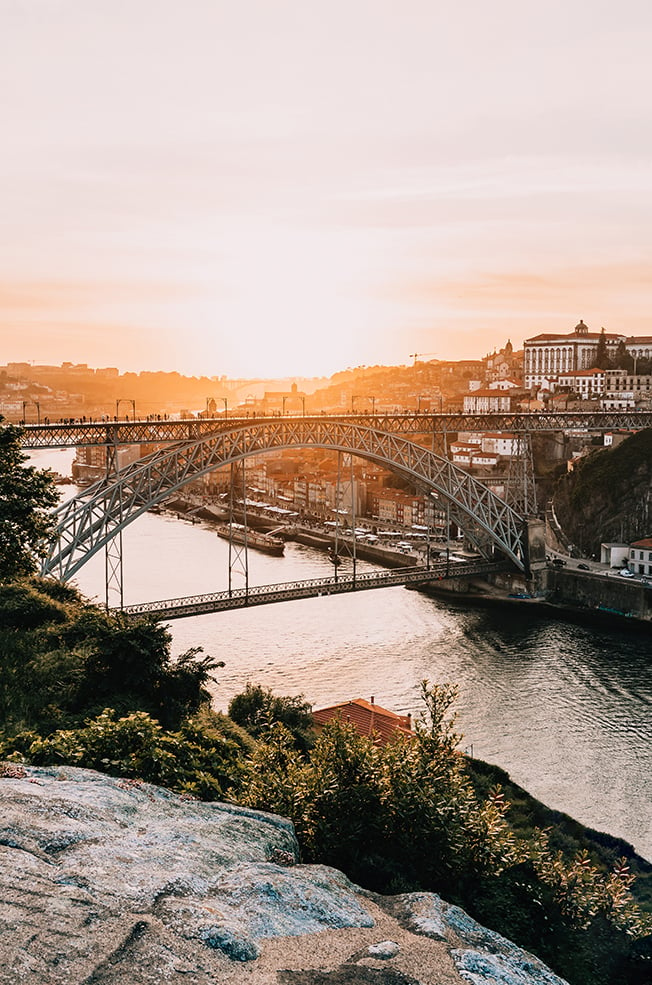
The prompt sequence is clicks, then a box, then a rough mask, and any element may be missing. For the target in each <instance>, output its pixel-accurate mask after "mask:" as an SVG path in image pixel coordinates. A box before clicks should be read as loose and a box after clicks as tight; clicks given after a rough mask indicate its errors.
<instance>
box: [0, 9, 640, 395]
mask: <svg viewBox="0 0 652 985" xmlns="http://www.w3.org/2000/svg"><path fill="white" fill-rule="evenodd" d="M651 44H652V5H651V4H650V3H649V0H621V2H619V3H617V4H616V3H614V2H613V0H606V2H605V0H591V2H589V0H548V2H546V3H545V4H542V3H536V4H535V3H533V2H528V0H492V2H491V3H487V2H486V0H448V2H446V0H401V2H398V0H0V132H1V134H2V153H1V154H0V363H5V362H8V361H33V362H35V363H53V364H57V365H58V364H60V363H61V362H63V361H72V362H85V363H88V364H89V365H91V366H117V367H118V368H119V369H120V370H121V372H126V371H139V370H142V369H149V370H165V371H171V370H176V371H178V372H180V373H183V374H187V375H208V376H221V375H226V376H229V377H252V376H267V377H269V376H272V377H273V376H276V377H281V376H283V377H287V376H293V375H296V376H322V375H330V374H331V373H333V372H336V371H338V370H341V369H345V368H347V367H353V366H361V365H375V364H384V365H402V364H409V363H411V362H412V361H413V358H414V353H419V354H421V355H422V357H423V358H432V359H434V358H438V359H465V358H480V357H482V356H483V355H485V354H486V353H488V352H492V351H494V349H499V348H501V347H502V346H504V344H505V342H506V341H507V339H508V338H509V339H510V340H511V341H512V343H513V345H514V346H515V347H519V346H520V345H521V343H522V341H523V339H525V338H529V337H531V336H533V335H536V334H539V333H540V332H557V333H560V334H565V333H567V332H570V331H572V329H573V327H574V326H575V324H576V323H577V322H578V321H579V319H580V318H582V319H584V321H585V322H586V323H587V324H588V325H589V328H590V329H592V330H594V331H599V330H600V328H601V327H603V326H604V327H605V328H606V330H607V331H608V332H622V333H624V334H626V335H652V125H651V124H652V120H651V115H652V113H651V93H652V58H650V55H649V52H650V48H651Z"/></svg>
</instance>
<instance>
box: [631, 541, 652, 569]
mask: <svg viewBox="0 0 652 985" xmlns="http://www.w3.org/2000/svg"><path fill="white" fill-rule="evenodd" d="M627 566H628V568H629V570H630V571H634V572H635V573H636V574H638V575H652V537H646V538H645V539H644V540H635V541H634V543H633V544H630V545H629V563H628V565H627Z"/></svg>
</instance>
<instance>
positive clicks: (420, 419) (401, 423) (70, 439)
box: [21, 410, 652, 450]
mask: <svg viewBox="0 0 652 985" xmlns="http://www.w3.org/2000/svg"><path fill="white" fill-rule="evenodd" d="M277 419H278V418H276V417H264V416H262V417H261V416H260V415H259V416H258V417H230V418H224V417H219V418H200V419H195V418H189V419H183V420H179V421H166V420H163V421H159V420H145V421H128V420H124V421H115V420H107V421H85V422H81V421H64V422H57V423H50V424H26V425H24V426H23V433H22V437H21V445H22V447H23V448H24V449H25V450H28V449H37V448H74V447H84V446H88V445H106V446H107V447H113V446H116V445H129V444H158V445H161V444H175V443H177V442H179V441H198V440H200V439H202V438H205V437H207V436H209V435H211V434H214V433H215V432H216V431H219V430H227V429H229V428H231V427H238V426H240V427H242V426H246V425H248V424H251V423H255V422H258V423H260V422H265V421H267V422H269V421H273V420H277ZM284 419H287V420H292V419H296V420H305V419H306V418H305V416H304V417H302V418H293V417H290V416H288V417H287V418H285V417H284ZM307 419H308V420H318V421H322V422H324V423H332V424H335V423H344V422H356V423H358V424H362V425H364V426H365V427H369V428H374V429H376V430H379V431H389V432H391V433H392V434H404V435H421V434H430V433H432V434H450V433H456V432H459V431H508V432H513V433H526V432H545V431H577V430H586V431H601V432H605V431H615V430H629V431H634V430H641V429H643V428H652V411H632V410H609V411H590V412H586V411H537V412H535V413H531V414H528V413H521V412H518V413H487V414H448V413H443V414H414V413H406V414H381V413H378V414H341V415H332V414H328V415H320V416H318V417H317V416H312V417H308V418H307Z"/></svg>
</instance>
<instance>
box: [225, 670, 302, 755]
mask: <svg viewBox="0 0 652 985" xmlns="http://www.w3.org/2000/svg"><path fill="white" fill-rule="evenodd" d="M229 717H230V718H232V719H233V721H234V722H237V723H238V725H241V726H242V727H243V728H245V729H246V730H247V731H248V732H249V733H250V734H251V735H253V736H254V737H255V738H257V739H260V738H264V737H265V736H266V735H268V734H269V730H270V728H271V726H272V725H273V724H275V723H277V722H280V723H282V724H283V725H285V727H286V728H287V730H288V732H290V734H291V735H292V737H293V740H294V743H295V745H296V746H297V748H298V749H301V750H302V751H303V752H305V751H306V750H307V749H308V748H309V747H310V746H311V745H312V742H313V739H314V735H313V727H314V723H313V719H312V708H311V706H310V705H309V704H308V703H307V702H306V701H304V699H303V695H299V696H298V697H295V698H292V697H281V696H279V695H276V694H274V693H273V692H272V691H270V690H268V689H267V688H263V687H261V686H260V684H250V683H248V684H247V685H246V687H245V690H244V691H242V692H241V693H240V694H236V696H235V697H234V698H232V699H231V701H230V702H229Z"/></svg>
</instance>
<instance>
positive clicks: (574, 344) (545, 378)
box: [523, 320, 635, 387]
mask: <svg viewBox="0 0 652 985" xmlns="http://www.w3.org/2000/svg"><path fill="white" fill-rule="evenodd" d="M601 335H602V333H601V332H590V331H589V328H588V326H587V325H585V324H584V322H583V321H581V320H580V321H579V322H578V324H577V325H576V326H575V329H574V331H573V332H571V334H570V335H550V334H547V333H546V334H544V335H536V336H535V337H534V338H531V339H526V340H525V342H524V343H523V375H524V377H525V386H526V387H539V386H548V385H549V382H550V380H551V379H553V378H554V377H555V376H559V374H560V373H568V372H572V371H575V370H578V369H589V368H590V367H591V366H593V365H594V364H595V359H596V356H597V354H598V343H599V341H600V337H601ZM604 340H605V343H606V346H607V353H608V355H609V356H610V357H611V356H614V355H615V353H616V349H617V348H618V345H619V344H620V343H621V342H624V343H625V344H626V345H627V343H628V342H629V341H632V342H634V341H635V340H629V339H626V337H625V336H624V335H614V334H612V333H609V332H605V333H604Z"/></svg>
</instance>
